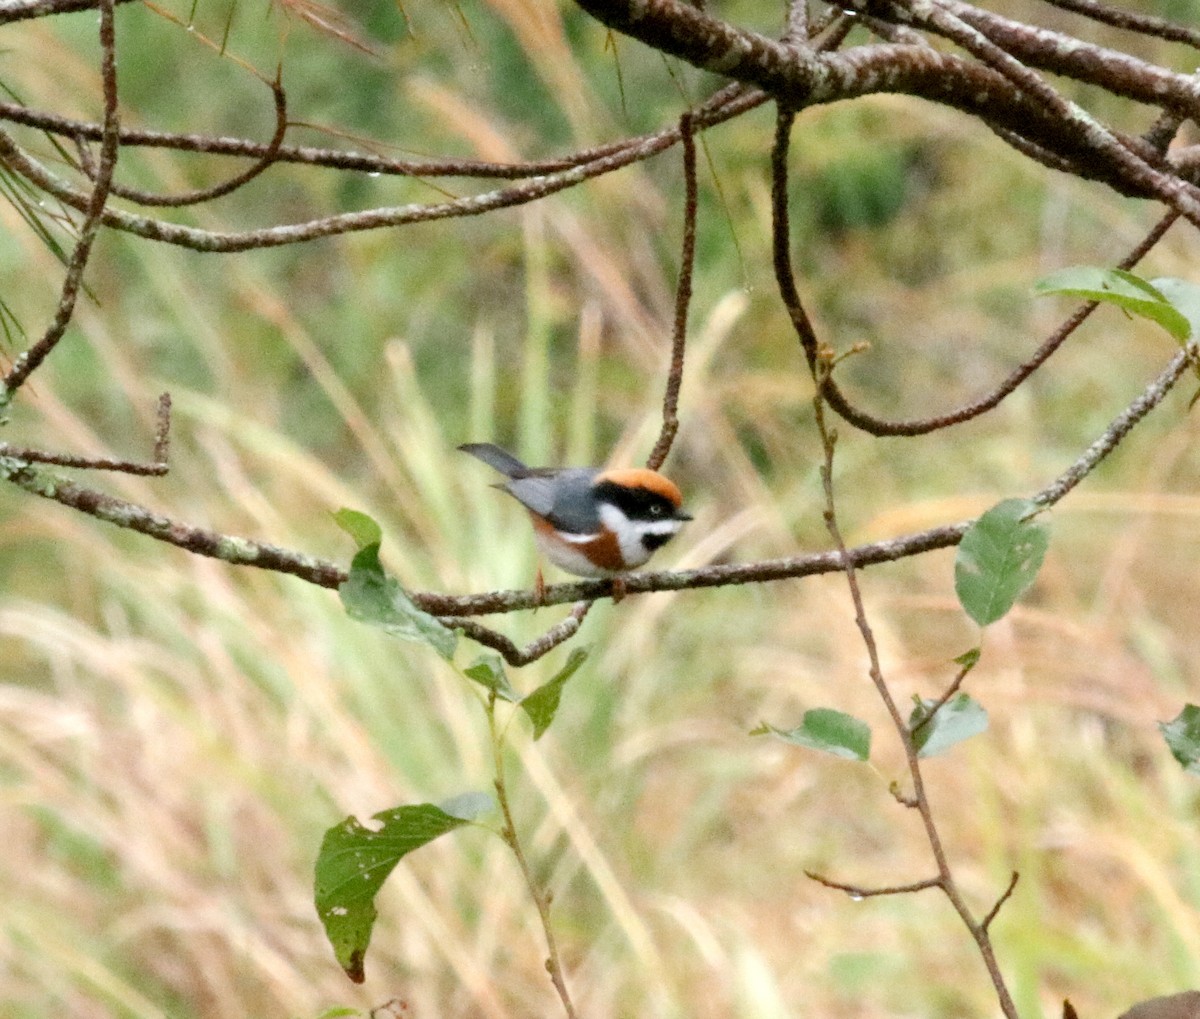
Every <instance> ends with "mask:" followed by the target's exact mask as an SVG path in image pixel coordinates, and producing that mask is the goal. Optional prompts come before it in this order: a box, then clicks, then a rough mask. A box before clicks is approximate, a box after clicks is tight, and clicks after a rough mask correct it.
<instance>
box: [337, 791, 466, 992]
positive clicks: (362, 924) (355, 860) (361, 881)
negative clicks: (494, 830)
mask: <svg viewBox="0 0 1200 1019" xmlns="http://www.w3.org/2000/svg"><path fill="white" fill-rule="evenodd" d="M374 820H376V821H379V822H380V827H378V828H376V829H372V828H367V827H365V826H364V825H362V824H361V823H359V821H358V819H357V818H354V817H347V818H346V820H344V821H343V822H342V823H341V824H337V825H334V826H333V827H332V828H330V829H329V830H328V831H327V832H326V833H325V838H324V840H322V842H321V851H320V853H319V854H318V856H317V866H316V881H315V898H316V906H317V916H318V917H320V919H321V923H322V924H323V925H324V927H325V934H326V936H327V937H328V938H329V943H330V944H331V945H332V946H333V951H334V955H336V956H337V961H338V962H339V963H340V964H341V967H342V969H344V970H345V971H346V975H347V976H348V977H349V978H350V979H351V980H353V981H354V982H355V983H356V984H361V983H362V982H363V979H364V972H363V963H364V960H365V958H366V954H367V946H368V945H369V944H370V942H371V930H372V928H373V927H374V925H375V917H376V916H377V915H378V914H377V913H376V910H375V894H376V892H378V891H379V889H380V887H382V885H383V882H384V881H385V880H387V876H388V875H389V874H390V873H391V872H392V870H393V869H394V868H395V866H396V864H397V863H399V862H400V860H401V859H403V858H404V857H405V856H407V855H408V854H409V853H411V852H412V851H413V850H414V849H420V848H421V846H423V845H425V844H427V843H429V842H432V841H433V840H434V839H436V838H437V837H438V836H439V835H445V834H446V832H448V831H453V830H454V829H455V828H459V827H461V826H462V825H464V824H466V823H467V822H466V821H465V820H463V819H462V818H461V817H454V816H453V815H451V814H448V813H446V812H445V811H444V810H442V809H441V808H440V807H435V806H434V805H433V804H432V803H421V804H418V805H416V806H407V807H396V808H395V809H393V810H385V811H383V812H382V813H379V814H376V815H375V817H374Z"/></svg>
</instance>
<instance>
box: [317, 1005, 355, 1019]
mask: <svg viewBox="0 0 1200 1019" xmlns="http://www.w3.org/2000/svg"><path fill="white" fill-rule="evenodd" d="M352 1015H362V1012H360V1011H359V1010H358V1009H357V1008H351V1007H350V1006H349V1005H333V1006H331V1007H329V1008H327V1009H325V1010H324V1011H323V1012H321V1013H319V1014H318V1015H317V1019H346V1017H347V1016H352Z"/></svg>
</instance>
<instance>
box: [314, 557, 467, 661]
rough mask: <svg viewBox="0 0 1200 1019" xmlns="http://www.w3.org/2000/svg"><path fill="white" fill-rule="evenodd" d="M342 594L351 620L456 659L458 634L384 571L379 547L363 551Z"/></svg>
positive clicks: (340, 593) (341, 588)
mask: <svg viewBox="0 0 1200 1019" xmlns="http://www.w3.org/2000/svg"><path fill="white" fill-rule="evenodd" d="M338 594H339V595H340V596H341V599H342V604H343V605H344V606H345V607H346V613H347V614H348V615H349V616H350V618H351V619H357V620H358V621H359V622H361V623H368V624H370V625H371V626H378V627H379V628H380V629H382V630H386V631H387V632H388V633H390V634H391V635H392V636H393V637H399V638H400V639H401V640H411V641H416V642H418V643H421V644H428V645H429V646H430V647H432V648H433V649H434V650H435V651H436V652H437V653H438V654H439V655H441V656H442V657H443V658H445V659H446V660H447V661H449V660H450V658H452V657H453V655H454V647H455V645H456V644H457V643H458V635H457V634H456V633H455V632H454V631H453V630H449V629H447V628H446V627H445V626H443V625H442V624H441V623H440V622H438V620H437V619H435V618H434V617H433V616H431V615H430V614H429V613H428V612H422V611H421V610H420V609H419V608H417V607H416V605H414V604H413V602H412V599H411V598H409V596H408V595H407V594H406V593H405V591H404V588H402V587H401V586H400V584H399V583H398V582H397V581H396V579H395V578H394V577H390V576H388V575H387V573H385V572H384V569H383V565H382V564H381V563H380V561H379V545H378V544H371V545H367V546H366V547H364V548H361V549H359V551H358V554H357V555H356V556H355V557H354V560H353V562H351V564H350V576H349V578H348V579H347V580H346V582H345V583H344V584H342V586H341V587H339V588H338Z"/></svg>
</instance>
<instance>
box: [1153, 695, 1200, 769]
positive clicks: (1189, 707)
mask: <svg viewBox="0 0 1200 1019" xmlns="http://www.w3.org/2000/svg"><path fill="white" fill-rule="evenodd" d="M1158 728H1159V730H1160V731H1161V732H1162V734H1163V739H1164V740H1166V741H1167V746H1168V747H1170V749H1171V755H1172V756H1173V757H1174V758H1175V760H1177V761H1178V762H1179V763H1180V765H1181V766H1182V767H1183V770H1184V771H1186V772H1189V773H1191V774H1193V775H1200V707H1197V706H1196V705H1195V704H1185V705H1184V707H1183V710H1182V711H1180V712H1179V714H1178V715H1176V716H1175V717H1174V718H1173V719H1171V721H1169V722H1159V723H1158Z"/></svg>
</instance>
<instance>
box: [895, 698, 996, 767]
mask: <svg viewBox="0 0 1200 1019" xmlns="http://www.w3.org/2000/svg"><path fill="white" fill-rule="evenodd" d="M913 700H914V701H915V702H916V705H915V707H914V708H913V710H912V714H911V715H909V716H908V731H909V732H910V733H911V734H912V741H913V746H914V747H915V748H916V750H917V756H918V757H934V756H936V755H937V754H941V753H945V751H947V750H948V749H950V747H952V746H954V744H955V743H961V742H962V741H963V740H965V739H970V738H971V737H972V736H978V735H979V734H980V733H981V732H984V731H986V729H987V727H988V713H987V709H986V708H985V707H984V706H983V705H982V704H980V703H979V702H978V701H977V700H973V699H972V698H971V696H970V695H969V694H965V693H960V694H959V695H958V696H957V697H952V698H951V699H950V700H948V701H947V702H946V703H945V704H943V705H942V706H941V707H940V708H938V712H937V714H936V715H934V716H933V718H932V719H929V709H930V708H932V707H933V705H934V704H935V703H936V701H933V700H922V699H921V698H919V697H914V698H913ZM926 719H929V721H926ZM922 723H924V724H922Z"/></svg>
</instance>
